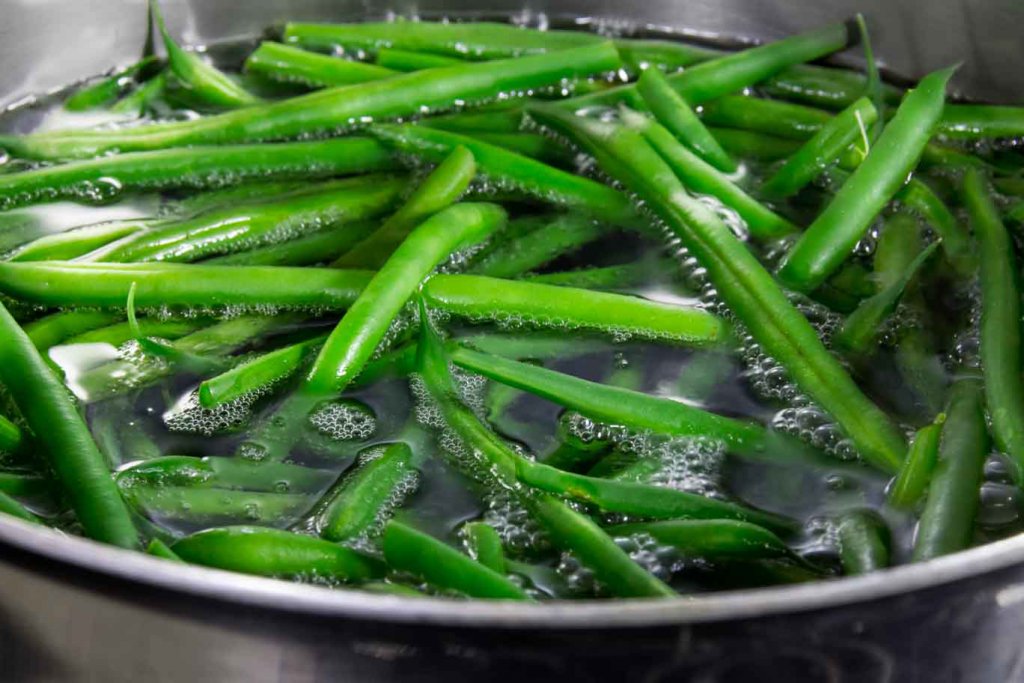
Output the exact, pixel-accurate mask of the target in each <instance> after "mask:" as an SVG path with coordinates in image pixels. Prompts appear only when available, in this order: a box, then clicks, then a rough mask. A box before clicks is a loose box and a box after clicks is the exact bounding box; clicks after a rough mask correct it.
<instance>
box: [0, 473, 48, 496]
mask: <svg viewBox="0 0 1024 683" xmlns="http://www.w3.org/2000/svg"><path fill="white" fill-rule="evenodd" d="M0 491H2V492H3V493H6V494H7V495H9V496H39V495H44V494H49V493H51V487H50V481H49V480H48V479H44V478H43V477H41V476H39V475H38V474H32V473H29V472H0Z"/></svg>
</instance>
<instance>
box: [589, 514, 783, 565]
mask: <svg viewBox="0 0 1024 683" xmlns="http://www.w3.org/2000/svg"><path fill="white" fill-rule="evenodd" d="M606 530H607V531H608V533H609V534H611V535H612V536H616V537H621V536H634V535H641V536H650V537H651V538H653V539H654V540H655V541H657V542H658V543H659V544H662V545H667V546H671V547H672V548H673V549H674V550H675V551H676V552H678V553H680V554H681V555H683V556H684V557H699V558H706V559H709V560H712V561H714V560H725V559H728V560H755V559H765V558H791V557H793V551H792V550H790V549H789V547H788V546H786V544H785V543H783V542H782V540H781V539H780V538H779V537H778V536H776V535H775V534H773V533H772V532H770V531H768V530H767V529H765V528H763V527H760V526H757V525H756V524H751V523H749V522H741V521H737V520H731V519H701V520H695V519H686V520H672V521H668V522H638V523H632V524H617V525H615V526H610V527H607V528H606Z"/></svg>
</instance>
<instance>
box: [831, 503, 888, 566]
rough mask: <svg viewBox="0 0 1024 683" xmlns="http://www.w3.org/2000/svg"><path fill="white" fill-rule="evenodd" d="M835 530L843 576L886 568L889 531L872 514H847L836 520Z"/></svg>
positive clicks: (876, 516)
mask: <svg viewBox="0 0 1024 683" xmlns="http://www.w3.org/2000/svg"><path fill="white" fill-rule="evenodd" d="M837 526H838V532H839V559H840V561H841V562H842V563H843V573H844V574H846V575H847V576H856V575H859V574H867V573H868V572H873V571H877V570H879V569H885V568H886V567H888V566H889V561H890V557H889V555H890V550H889V543H890V540H889V538H890V532H889V527H887V526H886V524H885V521H884V520H883V519H882V518H881V517H879V516H878V515H877V514H876V513H874V512H868V511H866V510H855V511H853V512H847V513H845V514H844V515H842V516H841V517H840V518H839V520H838V522H837Z"/></svg>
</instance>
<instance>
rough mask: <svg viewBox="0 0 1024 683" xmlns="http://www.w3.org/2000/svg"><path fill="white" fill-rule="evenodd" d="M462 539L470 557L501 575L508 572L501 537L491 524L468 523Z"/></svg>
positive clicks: (463, 528)
mask: <svg viewBox="0 0 1024 683" xmlns="http://www.w3.org/2000/svg"><path fill="white" fill-rule="evenodd" d="M462 537H463V540H464V541H465V543H466V549H467V550H468V551H469V556H470V557H472V558H473V559H474V560H476V561H477V562H479V563H480V564H482V565H483V566H485V567H487V568H488V569H490V570H492V571H495V572H497V573H499V574H505V573H507V572H508V563H507V562H506V561H505V551H504V549H503V548H502V543H501V535H500V534H498V532H497V531H495V530H494V527H492V526H491V525H489V524H485V523H483V522H468V523H467V524H465V525H464V526H463V527H462Z"/></svg>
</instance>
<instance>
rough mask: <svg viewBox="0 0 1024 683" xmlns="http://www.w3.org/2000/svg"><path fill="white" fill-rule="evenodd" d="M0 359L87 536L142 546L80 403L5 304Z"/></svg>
mask: <svg viewBox="0 0 1024 683" xmlns="http://www.w3.org/2000/svg"><path fill="white" fill-rule="evenodd" d="M0 357H2V358H3V359H4V362H3V363H0V382H2V383H3V385H4V386H5V387H6V388H7V391H8V392H9V393H10V395H11V397H12V398H13V399H14V402H15V404H16V405H17V406H18V410H19V411H20V412H21V415H22V416H23V417H24V418H25V423H26V424H27V425H28V427H29V428H30V429H31V430H32V433H33V434H34V435H35V443H36V444H37V445H38V446H39V450H40V454H41V455H42V456H43V457H44V458H45V459H46V462H47V464H48V465H49V466H50V468H51V469H52V470H53V472H54V474H55V475H56V479H57V483H58V484H59V485H60V487H61V489H62V491H63V493H64V496H65V498H66V499H67V500H68V502H69V503H70V504H71V508H72V509H73V510H74V511H75V515H76V516H77V518H78V521H79V522H80V523H81V525H82V529H83V530H84V531H85V534H86V535H87V536H89V537H90V538H94V539H96V540H98V541H103V542H106V543H111V544H113V545H119V546H122V547H125V548H135V547H138V546H139V538H138V535H137V533H136V531H135V527H134V526H133V524H132V520H131V515H130V513H129V512H128V508H127V506H126V505H125V503H124V501H123V500H122V499H121V496H120V494H119V493H118V490H117V486H116V485H115V484H114V480H113V478H112V477H111V476H110V472H109V471H108V470H107V465H106V461H105V460H104V458H103V455H102V454H101V453H100V451H99V449H98V448H97V447H96V443H95V442H94V441H93V439H92V436H91V435H90V434H89V428H88V427H87V426H86V424H85V421H84V420H83V419H82V416H81V415H80V414H79V412H78V409H77V406H75V404H74V401H73V400H72V399H71V397H70V396H69V395H68V393H67V392H66V391H65V389H64V386H63V385H62V384H61V382H60V380H59V379H57V376H56V375H54V373H53V371H52V370H51V369H50V367H49V366H48V365H47V364H46V361H44V360H43V358H42V356H40V355H39V352H38V351H37V350H36V347H35V345H34V344H33V343H32V341H31V340H30V339H29V337H28V335H26V334H25V332H24V331H23V330H22V329H21V328H20V327H19V326H18V323H17V322H15V320H14V318H12V317H11V314H10V313H8V312H7V308H6V307H4V306H3V305H2V304H0Z"/></svg>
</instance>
